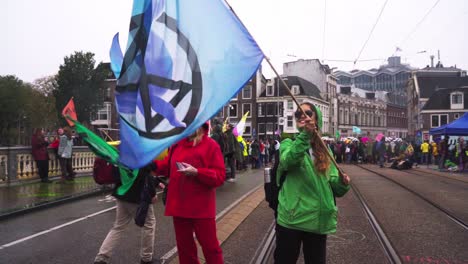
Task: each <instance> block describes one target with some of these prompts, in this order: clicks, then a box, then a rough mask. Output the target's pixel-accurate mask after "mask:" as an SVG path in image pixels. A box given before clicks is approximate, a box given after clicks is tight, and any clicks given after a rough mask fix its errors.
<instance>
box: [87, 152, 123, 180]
mask: <svg viewBox="0 0 468 264" xmlns="http://www.w3.org/2000/svg"><path fill="white" fill-rule="evenodd" d="M93 178H94V181H95V182H96V183H97V184H99V185H104V184H117V183H119V182H120V176H119V169H118V167H116V166H114V165H112V164H111V163H109V162H107V161H106V160H104V159H102V158H99V157H96V158H95V159H94V167H93Z"/></svg>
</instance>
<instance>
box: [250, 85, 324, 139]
mask: <svg viewBox="0 0 468 264" xmlns="http://www.w3.org/2000/svg"><path fill="white" fill-rule="evenodd" d="M282 78H283V81H284V82H285V83H286V84H287V85H288V86H289V88H290V89H291V93H292V94H293V95H294V97H295V98H296V100H297V101H298V103H299V104H300V103H303V102H309V103H312V104H314V105H316V106H317V107H318V108H319V109H320V111H321V112H322V120H323V128H322V133H326V134H329V133H330V131H329V129H328V128H329V123H330V116H329V114H328V113H329V107H330V106H329V103H328V102H327V101H325V100H324V99H323V98H322V97H321V95H320V90H319V89H318V87H317V86H315V85H314V84H313V83H311V82H309V81H307V80H305V79H302V78H301V77H298V76H282ZM257 104H258V119H257V122H258V124H257V128H258V136H259V138H261V139H262V138H263V139H264V138H268V137H274V136H277V135H279V134H281V133H288V134H295V133H298V130H297V129H296V119H295V118H294V113H295V112H296V110H297V105H296V104H295V103H294V101H293V100H292V98H291V96H290V95H289V93H288V92H287V90H286V88H285V86H284V84H283V83H282V82H281V80H278V79H277V78H274V79H271V80H269V82H268V85H267V88H266V90H265V91H263V92H262V93H261V94H260V95H259V97H258V98H257Z"/></svg>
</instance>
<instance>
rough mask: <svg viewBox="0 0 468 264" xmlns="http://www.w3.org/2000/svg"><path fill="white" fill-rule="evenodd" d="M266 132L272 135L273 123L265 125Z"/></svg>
mask: <svg viewBox="0 0 468 264" xmlns="http://www.w3.org/2000/svg"><path fill="white" fill-rule="evenodd" d="M266 132H267V133H268V134H273V132H274V131H273V123H267V124H266Z"/></svg>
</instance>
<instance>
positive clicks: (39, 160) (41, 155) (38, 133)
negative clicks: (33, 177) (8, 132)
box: [31, 128, 51, 183]
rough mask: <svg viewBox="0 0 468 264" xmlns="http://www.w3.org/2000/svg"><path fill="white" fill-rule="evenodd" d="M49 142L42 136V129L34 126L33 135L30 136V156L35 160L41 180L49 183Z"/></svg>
mask: <svg viewBox="0 0 468 264" xmlns="http://www.w3.org/2000/svg"><path fill="white" fill-rule="evenodd" d="M47 145H49V143H48V142H47V141H46V139H45V137H44V130H42V128H36V130H35V131H34V135H33V136H32V138H31V150H32V156H33V158H34V160H35V161H36V165H37V170H38V173H39V177H40V178H41V182H44V183H50V182H51V181H50V180H49V152H47Z"/></svg>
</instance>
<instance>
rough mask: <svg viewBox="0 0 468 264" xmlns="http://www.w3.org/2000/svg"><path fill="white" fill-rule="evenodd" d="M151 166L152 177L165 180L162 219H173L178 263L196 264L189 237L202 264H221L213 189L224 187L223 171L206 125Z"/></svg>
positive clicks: (221, 255) (219, 157)
mask: <svg viewBox="0 0 468 264" xmlns="http://www.w3.org/2000/svg"><path fill="white" fill-rule="evenodd" d="M236 143H237V141H236ZM154 164H155V165H156V166H155V168H154V170H155V174H156V175H165V176H169V189H168V192H167V200H166V211H165V215H166V216H172V217H173V223H174V229H175V235H176V242H177V251H178V253H179V263H181V264H193V263H200V262H199V259H198V254H197V246H196V244H195V240H194V238H193V233H195V236H196V237H197V241H198V242H199V243H200V245H201V248H202V250H203V255H204V256H205V260H206V263H208V264H221V263H223V262H224V260H223V252H222V250H221V247H220V245H219V241H218V238H217V237H216V220H215V217H216V187H219V186H221V185H222V184H223V183H224V180H225V177H226V170H225V167H224V158H223V154H222V153H221V149H220V147H219V145H218V143H216V141H214V140H213V139H212V138H210V137H208V124H207V123H205V124H203V126H202V127H200V128H198V129H197V130H196V132H195V133H194V134H192V135H190V136H189V137H188V138H185V139H183V140H181V141H179V142H177V143H176V144H175V145H173V146H172V147H171V148H170V150H169V154H168V156H167V157H166V158H165V159H164V160H156V161H155V162H154Z"/></svg>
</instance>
